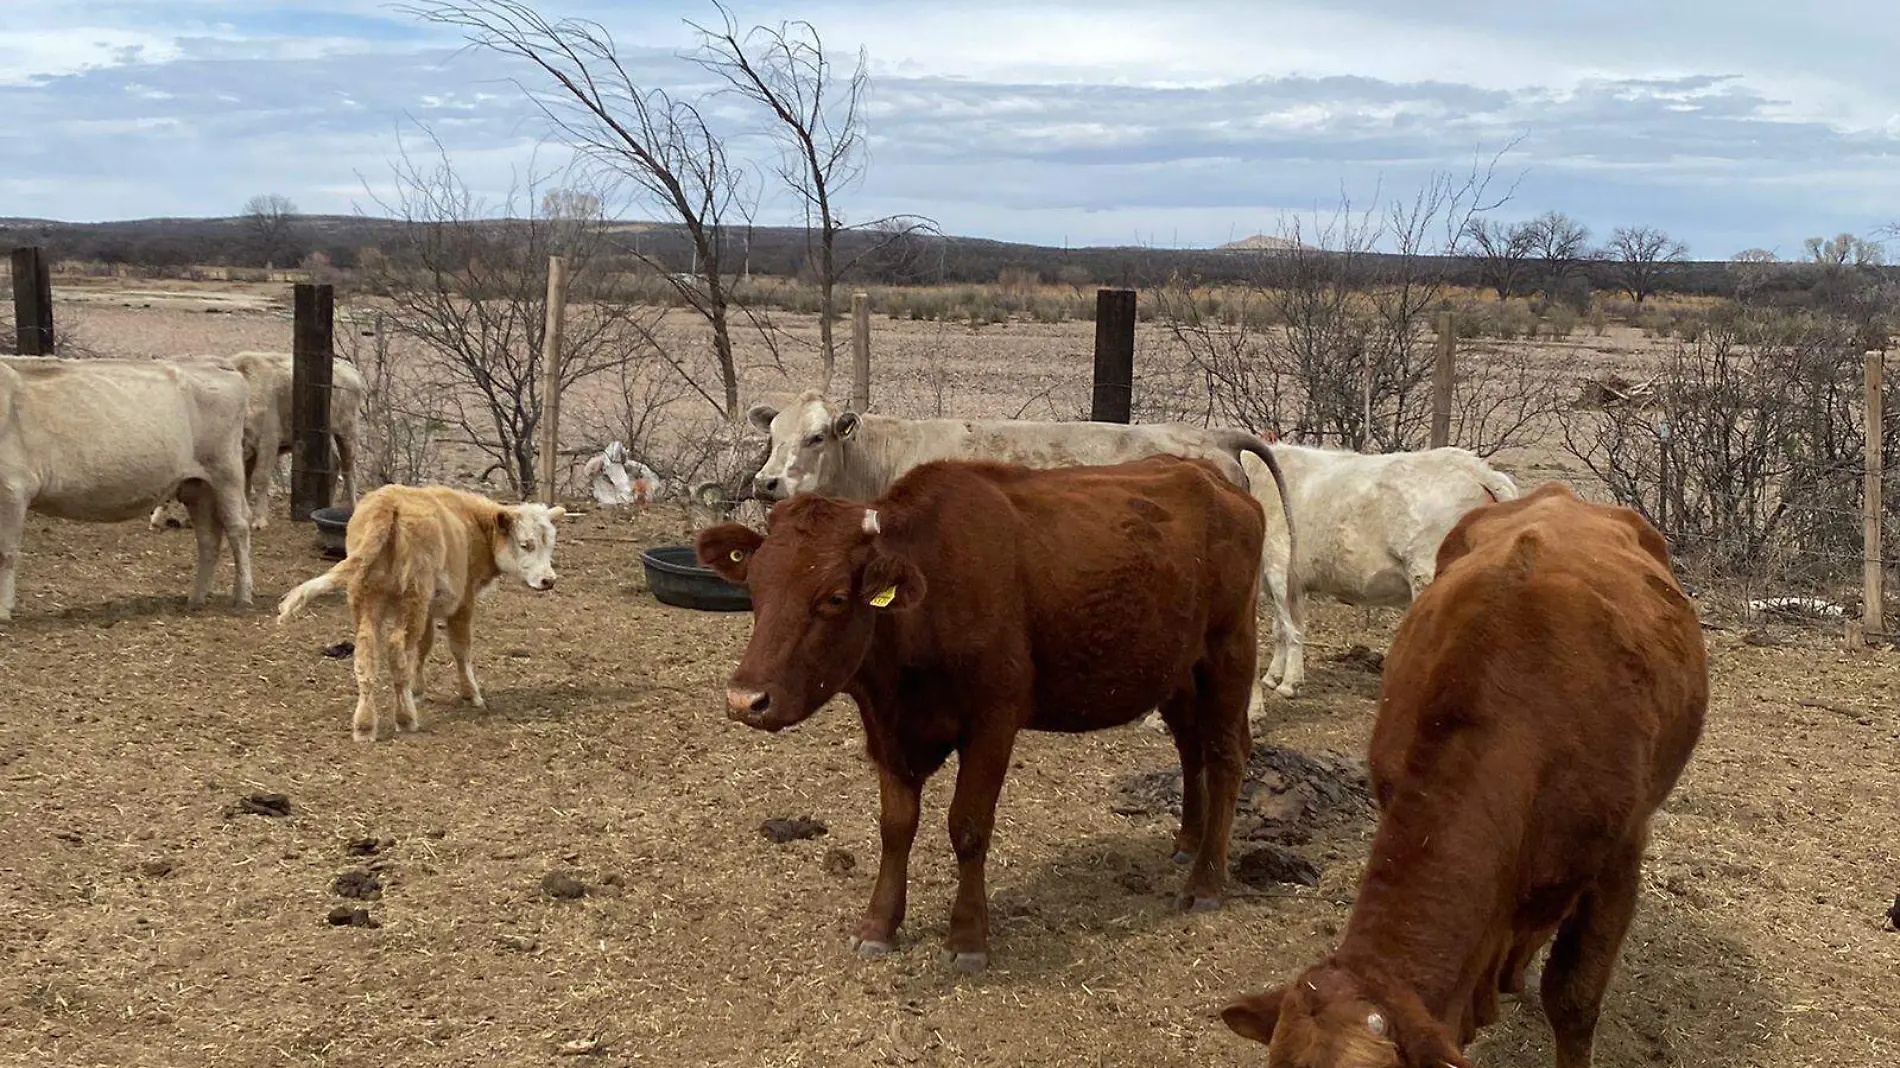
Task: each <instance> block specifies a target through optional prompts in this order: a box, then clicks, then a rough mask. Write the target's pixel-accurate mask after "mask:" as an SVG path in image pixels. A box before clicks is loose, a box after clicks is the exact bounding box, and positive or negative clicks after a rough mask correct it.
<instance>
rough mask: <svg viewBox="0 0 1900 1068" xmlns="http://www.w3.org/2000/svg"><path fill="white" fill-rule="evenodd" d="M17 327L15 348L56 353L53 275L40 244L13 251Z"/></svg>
mask: <svg viewBox="0 0 1900 1068" xmlns="http://www.w3.org/2000/svg"><path fill="white" fill-rule="evenodd" d="M13 328H14V337H15V342H16V347H15V350H14V351H16V352H18V353H19V354H20V355H22V356H51V355H53V349H54V346H53V274H52V268H51V266H50V265H48V264H47V262H46V257H45V255H44V254H43V252H42V250H41V249H40V247H39V246H38V245H28V246H25V247H22V248H16V249H14V250H13Z"/></svg>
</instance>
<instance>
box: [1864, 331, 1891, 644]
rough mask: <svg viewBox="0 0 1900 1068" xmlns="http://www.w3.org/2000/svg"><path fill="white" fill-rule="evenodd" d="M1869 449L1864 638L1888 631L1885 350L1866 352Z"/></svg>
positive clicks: (1878, 635) (1866, 478)
mask: <svg viewBox="0 0 1900 1068" xmlns="http://www.w3.org/2000/svg"><path fill="white" fill-rule="evenodd" d="M1866 359H1867V396H1866V404H1867V413H1866V419H1867V449H1866V454H1865V456H1866V461H1867V465H1866V474H1865V481H1864V482H1863V483H1862V488H1861V504H1860V508H1861V551H1860V555H1861V564H1860V568H1861V571H1860V577H1861V587H1862V589H1861V599H1860V605H1861V607H1860V622H1861V636H1862V638H1863V639H1870V640H1879V639H1881V638H1883V637H1884V636H1885V635H1886V629H1887V628H1886V626H1885V621H1884V620H1883V619H1882V615H1883V609H1884V608H1885V603H1884V602H1885V600H1886V588H1885V587H1886V582H1885V578H1886V576H1885V573H1884V572H1883V570H1882V568H1881V566H1880V564H1881V557H1882V556H1883V553H1882V552H1881V548H1882V546H1881V538H1880V519H1881V516H1880V510H1881V494H1880V481H1881V461H1882V459H1883V457H1882V456H1881V451H1882V446H1883V442H1882V440H1881V439H1882V434H1881V431H1882V430H1883V429H1885V428H1884V427H1883V426H1882V416H1883V415H1884V412H1883V410H1882V409H1883V405H1882V400H1883V399H1884V398H1883V397H1882V392H1883V390H1884V387H1885V384H1886V353H1885V352H1883V351H1881V350H1878V349H1871V350H1869V351H1868V352H1867V356H1866Z"/></svg>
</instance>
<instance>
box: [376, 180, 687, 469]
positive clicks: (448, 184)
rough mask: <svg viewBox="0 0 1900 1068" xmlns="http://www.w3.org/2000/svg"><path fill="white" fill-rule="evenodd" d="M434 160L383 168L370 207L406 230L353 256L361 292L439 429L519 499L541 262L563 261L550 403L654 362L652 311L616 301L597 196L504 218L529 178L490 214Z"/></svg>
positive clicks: (530, 445) (527, 457)
mask: <svg viewBox="0 0 1900 1068" xmlns="http://www.w3.org/2000/svg"><path fill="white" fill-rule="evenodd" d="M436 148H437V151H438V154H439V160H438V162H437V163H435V164H433V165H431V166H422V165H419V164H417V163H415V162H413V161H412V160H411V159H410V158H409V156H408V155H407V154H406V153H404V154H403V155H402V156H401V158H400V161H399V162H397V163H395V164H392V167H391V170H392V172H393V177H394V183H393V184H394V189H395V192H394V193H393V194H392V199H390V200H384V199H381V198H375V199H376V201H377V204H378V206H379V208H380V209H381V212H382V214H383V215H385V216H388V217H393V218H396V219H398V220H400V221H402V222H403V223H405V224H406V225H404V226H403V227H401V228H400V229H399V230H397V231H395V232H394V235H393V237H392V241H391V242H390V243H389V244H387V245H385V246H384V247H383V248H382V250H381V252H380V253H378V254H376V255H373V256H370V255H366V256H365V257H364V260H363V263H362V265H361V270H362V277H363V281H364V284H365V288H366V289H367V290H368V291H369V293H370V294H371V295H372V296H373V297H375V298H376V299H377V301H378V303H379V304H380V305H381V307H382V308H383V309H385V310H386V318H385V320H384V322H385V325H386V326H387V328H388V329H389V331H390V332H391V333H393V334H394V335H396V337H397V338H398V339H403V338H406V339H409V340H412V341H414V342H419V343H420V344H421V345H422V346H423V347H424V348H426V349H427V350H428V351H429V352H430V353H431V354H432V355H433V356H434V357H435V358H434V360H433V361H432V362H431V364H430V365H429V367H428V368H427V369H426V370H419V371H416V372H414V373H416V374H420V375H422V376H423V382H424V384H423V387H422V388H423V389H424V390H425V391H426V392H427V394H428V395H429V396H430V397H431V398H432V400H433V402H434V403H436V404H438V405H440V406H441V409H442V414H441V415H440V418H441V419H442V420H444V421H446V422H447V423H449V424H450V425H451V426H453V427H454V428H455V429H456V430H458V431H459V432H460V433H461V435H462V437H461V438H460V439H459V443H460V444H463V445H466V446H471V447H473V448H475V449H477V450H479V451H480V452H481V453H483V454H484V455H486V456H487V457H489V458H490V459H491V460H492V461H493V466H492V467H491V468H490V470H491V471H492V470H497V469H499V470H500V471H501V472H502V474H503V475H504V477H506V478H507V480H508V484H509V486H510V488H511V489H512V490H513V491H514V492H515V493H517V494H519V495H520V496H522V497H523V498H526V497H529V496H532V495H533V493H534V491H535V477H536V465H535V460H536V448H537V439H538V435H537V434H536V432H535V431H536V428H537V426H538V424H539V422H540V416H541V411H542V400H543V398H542V396H541V387H542V362H541V344H542V338H543V335H544V333H545V332H546V325H547V271H548V258H549V257H550V256H554V255H560V256H563V257H565V258H566V261H567V270H568V302H567V312H566V319H565V324H566V325H565V329H564V331H563V334H562V345H561V348H562V361H561V376H560V382H559V386H558V388H560V389H561V390H562V391H563V392H566V391H567V390H569V389H571V388H572V387H573V386H574V385H575V384H576V383H579V382H582V381H584V380H586V379H589V378H592V377H594V376H596V375H601V374H605V373H608V372H618V371H622V370H624V369H626V368H627V367H629V366H630V365H635V364H642V363H646V362H651V361H653V360H656V359H658V358H659V357H660V350H659V347H658V346H657V345H656V344H655V343H654V341H653V333H652V327H653V325H654V321H655V320H656V319H657V316H658V314H659V312H658V311H657V310H654V309H643V308H641V307H640V306H638V305H636V304H634V303H633V302H631V301H627V300H623V299H620V298H621V294H620V293H619V292H618V290H617V286H618V276H617V274H616V273H615V272H614V271H613V270H612V267H613V264H612V261H611V259H610V257H611V255H612V253H613V251H614V249H613V246H612V244H611V241H610V237H609V235H608V232H607V228H606V226H605V225H604V220H603V219H602V218H601V216H600V214H599V213H598V206H599V204H600V199H599V197H598V196H596V195H594V194H592V193H582V194H575V193H572V192H562V191H557V192H556V193H553V194H550V195H549V196H547V197H545V198H543V199H542V200H541V201H540V205H541V206H542V207H544V208H550V207H551V208H554V209H556V212H555V213H550V212H547V211H541V210H536V209H535V208H533V207H530V208H529V209H528V211H527V213H526V217H525V218H517V217H515V215H514V211H513V209H514V208H515V207H516V205H517V203H518V202H519V201H520V200H525V201H526V202H527V203H528V204H529V205H533V204H535V200H534V197H533V193H534V191H535V187H536V185H537V184H538V183H537V180H536V179H533V178H530V180H529V182H528V189H527V190H526V193H527V195H526V196H525V197H520V198H517V197H516V196H515V195H513V194H511V195H510V198H509V200H508V202H507V203H505V204H502V205H499V206H498V209H499V210H494V211H491V210H489V209H488V206H487V205H484V204H483V203H481V202H480V201H479V200H478V199H477V198H476V197H475V196H474V195H473V194H472V193H470V191H469V190H468V188H467V186H465V185H464V184H463V183H462V182H461V180H460V179H459V178H458V177H457V176H456V175H455V172H454V170H453V169H452V168H451V167H450V165H449V163H448V160H447V158H446V156H440V150H441V146H440V144H437V146H436ZM576 211H586V212H590V213H589V214H581V215H577V214H571V213H572V212H576Z"/></svg>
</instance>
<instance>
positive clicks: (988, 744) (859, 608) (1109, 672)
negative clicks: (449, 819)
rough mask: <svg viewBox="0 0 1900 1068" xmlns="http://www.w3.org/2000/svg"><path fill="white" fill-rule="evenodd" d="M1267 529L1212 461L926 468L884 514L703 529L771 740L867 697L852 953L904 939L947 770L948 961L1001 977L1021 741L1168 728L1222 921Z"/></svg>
mask: <svg viewBox="0 0 1900 1068" xmlns="http://www.w3.org/2000/svg"><path fill="white" fill-rule="evenodd" d="M1265 527H1266V521H1265V518H1264V516H1263V515H1262V513H1261V510H1260V505H1259V504H1258V503H1257V502H1256V501H1255V500H1254V499H1253V497H1252V496H1251V495H1249V494H1248V493H1247V491H1246V490H1245V489H1242V488H1241V487H1239V486H1236V485H1234V484H1233V483H1231V482H1229V481H1228V480H1227V479H1226V478H1224V477H1223V476H1222V475H1221V474H1220V471H1219V469H1218V468H1216V467H1215V466H1214V465H1213V464H1211V463H1208V462H1206V461H1203V460H1184V459H1180V458H1178V457H1173V456H1158V457H1151V458H1148V459H1144V460H1139V461H1136V462H1133V463H1127V464H1117V465H1113V466H1103V467H1071V468H1055V469H1048V470H1032V469H1030V468H1026V467H1020V466H1015V465H1008V464H1001V463H995V462H990V461H972V460H944V461H935V462H931V463H926V464H923V465H920V466H918V467H916V468H914V469H913V470H911V471H910V472H909V473H908V474H906V475H904V476H903V477H902V478H900V479H899V480H898V481H897V482H896V483H895V484H894V485H893V486H892V487H891V488H890V490H889V491H887V492H886V493H885V494H884V495H883V496H882V497H880V498H878V499H877V500H876V501H874V502H872V503H871V504H870V505H869V506H868V507H867V506H866V505H865V504H863V503H854V502H846V501H841V500H836V499H832V498H828V497H819V496H815V495H809V494H800V495H798V496H796V497H793V498H790V499H789V500H785V501H781V502H779V503H778V504H777V505H775V506H774V507H773V509H772V514H771V519H770V527H769V533H768V534H767V535H766V536H765V537H763V538H762V537H760V536H759V535H758V534H757V533H755V532H754V531H752V530H750V529H747V528H746V527H743V526H739V525H737V524H725V525H723V526H717V527H712V528H710V529H708V530H705V531H702V532H701V533H700V535H699V537H698V539H697V547H698V554H699V559H700V560H702V561H703V562H705V563H706V564H707V566H709V567H712V568H714V569H716V570H717V571H718V572H719V573H720V574H721V575H724V576H725V577H726V578H727V579H729V580H731V581H734V582H743V583H745V584H746V585H747V586H748V587H750V589H751V591H752V605H753V613H754V619H753V629H752V639H751V641H750V643H749V644H748V645H747V646H746V651H745V656H744V658H743V659H742V660H741V661H740V662H739V668H738V670H737V671H735V672H733V675H732V679H731V684H730V689H729V690H728V691H727V694H726V700H727V704H728V706H729V709H730V715H731V717H732V718H733V719H736V720H738V721H740V722H741V723H745V724H747V725H748V726H752V727H757V728H760V729H763V730H768V731H777V730H781V729H783V728H785V727H790V726H792V725H793V724H796V723H799V722H802V721H803V720H805V719H806V718H807V717H809V716H810V715H811V714H812V713H813V712H815V711H817V710H818V708H819V706H821V705H823V704H824V703H825V702H826V701H828V700H829V699H830V698H831V697H832V695H834V694H837V693H840V692H842V693H847V694H850V695H851V697H852V699H853V700H855V701H856V702H857V705H858V713H859V715H860V717H861V718H862V720H863V723H864V732H865V743H866V748H867V750H868V752H869V754H870V756H871V759H872V761H873V762H874V763H875V764H876V765H877V770H878V787H879V799H880V802H881V807H880V815H879V818H878V829H879V832H880V834H881V837H882V840H883V857H882V860H881V862H880V863H879V865H878V873H877V884H876V886H875V887H874V888H873V890H872V892H871V902H870V906H869V908H868V909H867V910H866V912H865V914H864V922H863V923H862V925H861V926H860V927H859V928H858V935H857V937H856V938H855V939H854V940H853V945H854V947H855V948H856V949H857V951H858V953H859V954H860V955H862V956H875V955H879V954H883V953H888V952H889V951H890V949H891V946H892V945H893V943H894V942H895V938H896V934H897V929H898V926H899V925H900V924H901V923H902V922H903V918H904V895H905V880H906V868H907V866H908V864H909V858H910V847H911V841H912V839H913V838H914V837H915V836H916V833H917V820H918V815H919V813H918V805H919V795H920V792H921V791H922V789H923V785H924V781H925V780H926V779H928V778H929V777H930V775H931V773H933V772H935V771H936V770H937V769H938V768H939V767H941V766H942V765H943V763H944V761H945V760H946V759H947V758H948V757H949V755H950V754H951V753H952V752H955V753H956V754H958V760H957V765H958V766H957V788H956V794H955V796H954V798H953V799H952V801H951V803H950V826H949V830H950V841H951V845H952V846H953V847H954V849H955V850H956V855H957V867H958V883H957V897H956V904H955V906H954V907H953V908H952V910H951V913H950V939H949V948H950V951H951V953H952V954H954V960H955V963H956V965H957V967H959V968H960V969H962V970H965V971H976V970H979V969H981V968H983V967H984V966H985V964H986V963H987V962H988V951H989V911H988V910H989V906H988V896H987V894H986V892H985V889H984V882H983V865H984V857H985V854H986V853H987V852H988V849H989V841H990V828H991V826H992V824H993V823H994V821H995V816H996V800H997V795H998V793H999V792H1000V791H1001V790H1002V787H1003V775H1004V773H1005V771H1006V770H1007V769H1008V767H1009V762H1010V751H1011V748H1012V747H1013V746H1014V745H1015V742H1016V733H1017V732H1018V731H1020V730H1023V729H1025V728H1027V729H1030V730H1045V731H1062V732H1079V731H1091V730H1100V729H1102V728H1105V727H1115V726H1120V725H1121V724H1125V723H1129V722H1132V721H1134V720H1135V719H1137V718H1138V717H1140V716H1141V715H1143V714H1144V713H1146V712H1147V711H1148V710H1149V709H1152V708H1155V707H1157V706H1159V707H1160V708H1161V709H1162V715H1163V716H1164V717H1165V718H1166V720H1167V723H1168V726H1169V728H1170V729H1171V731H1172V732H1173V735H1174V740H1175V747H1176V749H1177V750H1178V751H1179V753H1180V758H1181V768H1182V778H1183V781H1184V782H1185V783H1187V784H1188V788H1187V789H1186V791H1185V795H1186V796H1185V798H1184V800H1183V803H1182V806H1181V830H1180V833H1179V834H1178V835H1177V836H1176V837H1175V850H1176V860H1177V861H1180V860H1185V859H1187V854H1192V856H1193V866H1192V868H1191V870H1190V873H1189V875H1188V878H1187V883H1186V887H1185V891H1184V894H1183V896H1182V901H1183V903H1184V904H1185V905H1186V906H1187V907H1189V908H1192V909H1196V910H1199V909H1206V908H1215V907H1218V905H1219V903H1220V894H1221V892H1222V890H1223V889H1224V888H1225V886H1226V880H1227V839H1228V832H1229V830H1230V829H1231V827H1232V825H1233V818H1234V802H1235V798H1236V797H1237V796H1238V791H1239V786H1240V775H1241V770H1242V767H1243V765H1245V763H1246V760H1247V755H1248V751H1249V749H1250V747H1251V745H1252V742H1251V739H1250V738H1249V737H1248V733H1247V698H1248V695H1249V693H1250V692H1251V690H1252V688H1253V682H1254V660H1255V647H1254V635H1255V622H1254V605H1255V598H1256V596H1257V595H1258V591H1259V572H1260V568H1259V560H1260V543H1261V539H1262V537H1263V536H1264V532H1265Z"/></svg>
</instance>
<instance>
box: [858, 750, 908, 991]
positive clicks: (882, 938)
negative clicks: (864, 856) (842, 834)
mask: <svg viewBox="0 0 1900 1068" xmlns="http://www.w3.org/2000/svg"><path fill="white" fill-rule="evenodd" d="M922 794H923V782H922V780H912V779H910V778H907V777H905V776H903V775H900V774H899V773H897V772H894V771H892V770H890V769H888V768H886V767H884V766H883V764H882V763H880V764H879V765H878V769H877V800H878V814H877V833H878V839H879V842H880V844H881V846H882V853H881V854H880V856H879V858H878V862H877V882H876V883H875V884H874V885H873V886H872V887H871V904H870V905H869V907H867V908H866V909H865V910H864V922H863V923H861V924H859V925H858V934H857V937H856V938H853V939H852V940H851V948H852V949H854V950H856V951H857V954H858V956H860V957H879V956H883V955H884V954H886V953H889V952H890V951H891V947H892V946H894V945H895V944H896V943H897V928H898V927H899V926H900V925H902V924H903V922H904V899H905V891H906V884H907V883H908V882H909V880H910V846H911V843H912V842H914V841H916V840H917V820H918V817H919V816H920V815H921V814H922V805H923V797H922Z"/></svg>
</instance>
